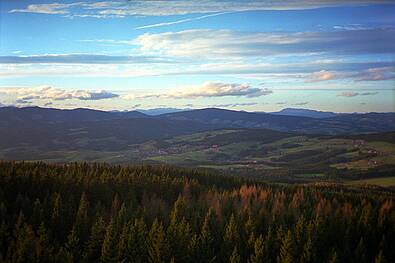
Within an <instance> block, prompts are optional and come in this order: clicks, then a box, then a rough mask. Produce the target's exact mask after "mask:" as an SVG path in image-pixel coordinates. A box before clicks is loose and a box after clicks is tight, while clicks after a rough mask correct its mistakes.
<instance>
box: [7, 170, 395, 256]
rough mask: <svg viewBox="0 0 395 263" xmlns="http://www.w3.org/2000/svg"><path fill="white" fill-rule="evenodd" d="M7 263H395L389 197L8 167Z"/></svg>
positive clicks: (324, 187) (195, 175)
mask: <svg viewBox="0 0 395 263" xmlns="http://www.w3.org/2000/svg"><path fill="white" fill-rule="evenodd" d="M0 200H1V203H0V220H1V222H0V262H251V263H253V262H278V263H282V262H361V263H362V262H376V263H379V262H394V261H395V209H394V201H395V200H394V195H393V193H392V192H390V191H389V190H388V191H384V190H380V189H368V188H349V187H344V186H340V185H335V184H333V185H332V184H328V183H325V184H323V183H321V184H316V185H297V186H292V185H280V184H265V183H263V182H259V181H252V180H246V179H242V178H236V177H231V176H225V175H218V174H210V173H208V172H205V171H199V170H192V169H185V168H173V167H168V166H110V165H105V164H86V163H75V164H62V165H49V164H44V163H23V162H1V163H0Z"/></svg>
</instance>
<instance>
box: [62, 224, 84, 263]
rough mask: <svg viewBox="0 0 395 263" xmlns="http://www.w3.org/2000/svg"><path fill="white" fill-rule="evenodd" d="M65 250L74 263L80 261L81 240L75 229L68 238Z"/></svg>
mask: <svg viewBox="0 0 395 263" xmlns="http://www.w3.org/2000/svg"><path fill="white" fill-rule="evenodd" d="M65 249H66V251H67V252H68V254H69V255H70V256H71V258H72V261H78V260H79V257H80V253H81V252H80V240H79V238H78V235H77V231H76V229H75V228H74V227H73V229H72V230H71V232H70V234H69V235H68V237H67V242H66V245H65Z"/></svg>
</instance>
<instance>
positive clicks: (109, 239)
mask: <svg viewBox="0 0 395 263" xmlns="http://www.w3.org/2000/svg"><path fill="white" fill-rule="evenodd" d="M116 243H117V240H116V233H115V226H114V221H113V220H111V222H110V224H109V225H108V226H107V228H106V234H105V236H104V240H103V245H102V248H101V257H100V261H101V262H103V263H111V262H117V249H116Z"/></svg>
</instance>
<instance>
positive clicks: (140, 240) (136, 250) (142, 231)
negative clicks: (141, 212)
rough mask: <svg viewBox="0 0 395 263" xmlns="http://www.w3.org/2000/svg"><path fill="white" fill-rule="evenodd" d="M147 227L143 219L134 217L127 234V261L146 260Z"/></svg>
mask: <svg viewBox="0 0 395 263" xmlns="http://www.w3.org/2000/svg"><path fill="white" fill-rule="evenodd" d="M147 236H148V232H147V227H146V225H145V223H144V221H143V219H136V220H134V222H133V223H132V224H131V225H130V229H129V236H128V247H127V256H128V261H130V262H136V263H143V262H146V261H147V258H148V254H147V253H148V251H147V246H148V242H147Z"/></svg>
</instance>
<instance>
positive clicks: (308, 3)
mask: <svg viewBox="0 0 395 263" xmlns="http://www.w3.org/2000/svg"><path fill="white" fill-rule="evenodd" d="M11 105H12V106H18V107H25V106H41V107H54V108H80V107H84V108H94V109H101V110H134V109H149V108H161V107H172V108H191V109H192V108H206V107H219V108H226V109H233V110H246V111H278V110H281V109H283V108H290V107H291V108H309V109H316V110H324V111H335V112H371V111H375V112H389V111H395V1H392V0H391V1H386V0H383V1H382V0H342V1H340V0H322V1H318V0H316V1H312V0H299V1H295V0H284V1H265V0H245V1H234V0H201V1H192V0H152V1H144V0H116V1H115V0H114V1H113V0H107V1H81V0H71V1H70V0H67V1H60V0H58V1H57V2H56V1H55V2H54V1H48V0H41V1H40V0H36V1H23V0H18V1H14V0H0V106H11Z"/></svg>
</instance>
